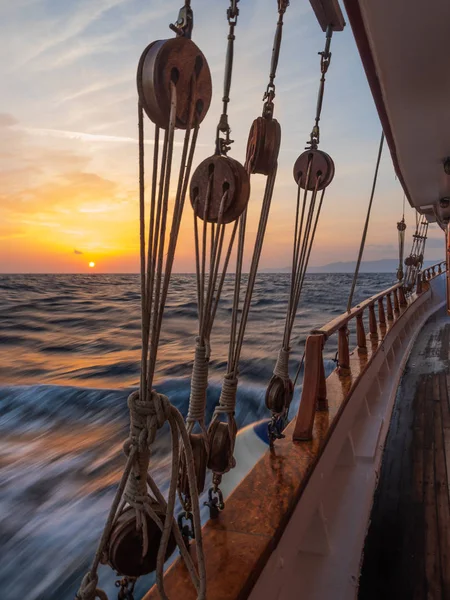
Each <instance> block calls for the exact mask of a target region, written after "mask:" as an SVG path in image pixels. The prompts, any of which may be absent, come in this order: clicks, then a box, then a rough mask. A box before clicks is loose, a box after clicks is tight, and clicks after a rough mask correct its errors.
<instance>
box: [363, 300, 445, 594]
mask: <svg viewBox="0 0 450 600" xmlns="http://www.w3.org/2000/svg"><path fill="white" fill-rule="evenodd" d="M449 336H450V324H449V317H447V315H446V312H445V311H443V310H441V311H439V312H438V313H436V315H434V316H433V317H431V318H430V319H429V321H428V322H427V323H426V325H425V327H424V328H423V330H422V332H421V333H420V335H419V337H418V339H417V341H416V343H415V345H414V348H413V351H412V353H411V356H410V358H409V361H408V363H407V366H406V370H405V374H404V376H403V378H402V382H401V385H400V387H399V391H398V394H397V398H396V401H395V406H394V411H393V414H392V420H391V424H390V429H389V433H388V437H387V439H386V445H385V450H384V455H383V462H382V467H381V472H380V479H379V483H378V487H377V491H376V494H375V498H374V505H373V508H372V514H371V522H370V526H369V531H368V535H367V538H366V542H365V547H364V555H363V559H362V560H363V562H362V572H361V578H360V587H359V596H358V597H359V600H381V599H383V600H390V599H391V598H392V599H394V598H395V600H409V599H411V600H422V599H427V600H438V599H439V600H441V599H442V600H450V503H449V476H448V472H449V469H450V405H449V391H448V390H449V385H450V375H449Z"/></svg>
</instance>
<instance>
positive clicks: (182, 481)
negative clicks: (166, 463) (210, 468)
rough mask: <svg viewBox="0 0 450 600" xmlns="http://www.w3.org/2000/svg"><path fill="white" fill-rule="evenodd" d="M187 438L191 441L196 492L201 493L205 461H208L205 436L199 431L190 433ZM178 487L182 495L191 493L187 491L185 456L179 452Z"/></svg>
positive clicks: (203, 487)
mask: <svg viewBox="0 0 450 600" xmlns="http://www.w3.org/2000/svg"><path fill="white" fill-rule="evenodd" d="M189 439H190V442H191V448H192V453H193V455H194V464H195V479H196V480H197V490H198V493H199V494H201V493H202V492H203V490H204V489H205V478H206V463H207V462H208V453H207V450H206V443H205V437H204V435H203V434H201V433H190V434H189ZM178 489H179V490H180V492H181V493H182V494H183V495H184V496H190V495H191V494H190V492H189V480H188V474H187V468H186V457H185V455H184V453H182V454H181V461H180V473H179V480H178Z"/></svg>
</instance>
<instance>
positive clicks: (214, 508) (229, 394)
mask: <svg viewBox="0 0 450 600" xmlns="http://www.w3.org/2000/svg"><path fill="white" fill-rule="evenodd" d="M288 6H289V2H288V1H287V0H278V1H277V7H278V21H277V25H276V31H275V39H274V46H273V51H272V60H271V66H270V75H269V84H268V86H267V89H266V91H265V94H264V97H263V103H264V104H263V110H262V116H261V117H258V118H256V119H255V120H254V121H253V124H252V126H251V129H250V133H249V138H248V143H247V156H246V164H245V172H246V173H248V175H247V176H248V177H249V176H250V175H251V174H253V173H260V174H263V175H266V176H267V179H266V186H265V190H264V195H263V199H262V205H261V212H260V217H259V222H258V229H257V234H256V240H255V246H254V249H253V253H252V258H251V263H250V270H249V274H248V280H247V286H246V289H245V293H244V299H243V302H242V305H241V302H240V300H241V288H242V285H243V284H242V268H243V255H244V246H245V234H246V223H247V210H246V209H244V210H243V212H242V214H241V216H240V219H239V233H238V243H237V256H236V275H235V287H234V296H233V309H232V315H231V331H230V340H229V347H228V362H227V372H226V374H225V376H224V379H223V382H222V390H221V394H220V398H219V403H218V405H217V406H216V408H215V410H214V414H213V418H212V420H211V423H210V425H209V428H208V439H209V457H208V468H210V469H211V470H212V472H213V481H212V483H213V485H212V487H211V488H210V490H209V496H208V502H207V505H208V506H209V508H210V516H211V517H212V518H215V517H217V516H218V514H219V511H220V510H223V508H224V502H223V495H222V492H221V490H220V487H219V486H220V483H221V481H222V476H223V475H224V474H225V473H227V472H228V471H229V470H230V469H232V468H233V467H234V465H235V459H234V456H233V455H234V445H235V440H236V434H237V425H236V421H235V416H234V415H235V408H236V395H237V387H238V377H239V359H240V354H241V350H242V345H243V341H244V335H245V329H246V325H247V320H248V314H249V310H250V304H251V300H252V294H253V289H254V286H255V280H256V274H257V271H258V265H259V259H260V256H261V251H262V247H263V242H264V237H265V232H266V226H267V221H268V218H269V210H270V205H271V201H272V195H273V190H274V185H275V178H276V172H277V165H278V153H279V149H280V142H281V128H280V125H279V123H278V121H277V120H276V119H274V118H273V113H274V98H275V84H274V80H275V77H276V71H277V66H278V60H279V54H280V48H281V41H282V28H283V17H284V14H285V12H286V9H287V7H288ZM239 315H240V319H239Z"/></svg>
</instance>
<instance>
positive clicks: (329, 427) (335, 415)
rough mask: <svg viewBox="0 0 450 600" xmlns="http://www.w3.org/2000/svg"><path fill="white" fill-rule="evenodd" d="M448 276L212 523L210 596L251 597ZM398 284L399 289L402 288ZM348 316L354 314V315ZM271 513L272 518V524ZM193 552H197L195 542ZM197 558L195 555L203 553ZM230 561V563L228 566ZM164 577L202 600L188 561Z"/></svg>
mask: <svg viewBox="0 0 450 600" xmlns="http://www.w3.org/2000/svg"><path fill="white" fill-rule="evenodd" d="M437 264H442V262H441V263H437ZM430 269H431V267H430ZM430 272H431V271H430ZM444 274H445V270H443V271H442V272H441V273H436V274H435V275H434V276H432V277H430V279H428V280H426V281H425V282H424V283H425V285H424V286H423V291H422V293H419V294H417V293H413V294H411V296H409V297H408V298H407V303H406V304H404V305H402V306H400V310H399V311H398V312H397V313H396V314H395V317H394V319H393V320H391V321H390V323H389V326H388V327H387V328H386V329H385V331H384V334H383V335H382V336H379V337H378V338H377V339H374V340H372V343H371V344H370V346H369V348H368V352H367V354H366V356H365V358H364V359H363V360H364V364H363V362H361V356H360V355H359V353H358V352H357V349H355V350H354V351H353V352H352V353H351V354H352V360H351V370H352V372H351V373H350V374H349V375H348V374H347V375H343V374H342V373H340V372H339V369H335V370H334V371H333V372H332V373H331V374H330V375H329V376H328V378H327V387H328V388H329V391H328V394H327V396H328V409H327V410H316V411H315V415H314V424H313V435H312V439H310V440H305V441H294V440H293V439H292V437H293V432H294V428H295V422H296V419H295V418H294V419H293V420H292V421H291V423H290V424H289V425H288V427H287V428H286V430H285V432H284V433H285V434H286V437H285V438H284V439H281V440H279V441H278V442H277V444H276V447H275V450H274V452H270V451H267V452H266V453H265V454H264V455H263V457H262V458H261V459H260V460H259V461H258V462H257V463H256V465H255V466H254V467H253V468H252V469H251V471H250V472H249V473H248V474H247V475H246V476H245V477H244V479H243V480H242V481H241V482H240V484H239V485H238V486H237V487H236V488H235V490H234V491H233V492H232V493H231V495H230V497H229V498H228V500H227V507H226V509H225V510H224V512H223V513H221V514H220V516H219V518H218V519H216V520H208V521H207V522H206V523H205V525H204V526H203V528H202V530H203V546H204V549H205V554H206V556H207V577H208V587H207V589H208V597H211V598H214V599H215V600H230V599H235V600H244V599H245V598H248V597H249V595H250V594H251V591H252V589H253V587H254V585H255V583H256V581H257V579H258V578H259V576H260V574H261V573H262V571H263V569H264V567H265V566H266V564H267V561H268V559H269V557H270V555H271V554H272V552H273V551H274V550H275V548H276V547H277V545H278V542H279V541H280V539H281V537H282V535H283V533H284V531H285V530H286V526H287V524H288V522H289V520H290V518H291V517H292V515H293V513H294V510H295V508H296V506H297V504H298V502H299V501H300V499H301V497H302V495H303V493H304V491H305V488H306V486H307V484H308V481H309V480H310V478H311V476H312V474H313V473H314V471H315V469H316V467H317V465H318V463H319V461H320V459H321V457H322V455H323V453H324V451H325V450H326V448H327V446H328V444H329V442H330V441H331V438H332V435H333V432H334V431H335V429H336V427H337V425H338V424H339V422H340V420H341V418H342V416H343V414H344V412H345V408H346V407H347V405H348V403H349V400H350V398H351V397H352V396H353V394H354V392H355V390H356V389H357V388H358V385H359V383H360V381H361V379H362V378H363V376H364V374H365V372H366V371H367V369H368V368H369V366H370V365H372V364H373V362H374V361H375V360H377V359H379V358H380V356H381V352H380V351H381V350H382V349H384V350H386V349H387V348H386V341H387V340H386V337H387V336H388V335H389V334H390V333H391V332H392V331H397V333H398V335H400V331H401V330H402V328H401V322H403V321H404V320H405V318H404V317H405V315H406V314H408V313H410V311H411V308H413V307H416V309H417V310H420V306H421V305H423V304H424V303H426V302H427V301H429V300H430V299H431V297H432V293H431V286H430V285H427V284H428V282H429V281H431V280H432V279H434V278H436V277H439V276H441V275H444ZM393 287H394V288H397V287H398V284H396V286H393ZM386 292H387V290H384V292H380V294H378V295H376V296H375V297H374V298H375V299H376V298H377V297H383V294H386ZM370 300H371V303H372V302H373V301H372V299H370ZM369 304H370V303H369ZM369 304H366V305H365V307H366V308H367V306H368V305H369ZM344 316H348V313H347V314H346V315H344ZM399 325H400V330H399V329H398V326H399ZM368 337H370V334H369V336H368ZM389 337H391V336H390V335H389ZM396 338H397V335H395V338H394V339H392V340H390V343H389V346H392V344H394V343H395V339H396ZM358 363H359V367H358ZM329 384H332V385H329ZM264 515H268V517H267V518H266V519H264ZM192 549H195V542H194V543H193V544H192ZM193 555H194V557H195V552H193ZM225 557H226V559H227V560H225V561H224V558H225ZM164 580H165V587H166V592H168V595H169V597H173V598H179V597H180V598H181V597H183V599H184V600H194V599H195V598H196V593H195V590H194V588H193V587H192V585H190V584H189V575H188V572H187V569H186V567H185V565H184V563H183V561H182V560H181V559H177V560H176V561H175V562H174V563H173V564H172V565H171V566H170V567H169V569H168V571H167V573H166V574H165V578H164ZM211 588H212V589H211ZM209 594H211V595H209ZM157 598H159V595H158V591H157V589H156V585H155V586H153V587H152V589H151V590H149V592H148V593H147V594H146V595H145V597H144V600H156V599H157Z"/></svg>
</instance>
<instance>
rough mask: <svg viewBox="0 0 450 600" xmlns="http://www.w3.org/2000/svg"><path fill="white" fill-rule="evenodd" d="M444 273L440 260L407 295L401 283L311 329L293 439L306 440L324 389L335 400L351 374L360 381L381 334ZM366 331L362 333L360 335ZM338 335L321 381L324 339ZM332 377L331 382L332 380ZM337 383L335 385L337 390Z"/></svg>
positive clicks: (323, 399) (342, 394) (325, 404)
mask: <svg viewBox="0 0 450 600" xmlns="http://www.w3.org/2000/svg"><path fill="white" fill-rule="evenodd" d="M445 271H446V263H445V261H441V262H438V263H436V264H434V265H432V266H430V267H427V268H426V269H423V270H422V271H421V272H419V273H418V276H417V283H416V286H415V290H413V293H410V294H409V295H407V294H406V290H405V288H404V287H403V284H402V282H399V283H397V284H395V285H393V286H391V287H390V288H388V289H386V290H383V291H382V292H379V293H378V294H375V295H374V296H371V297H370V298H367V299H366V300H364V301H363V302H361V303H360V304H358V305H357V306H355V307H354V308H352V309H351V310H350V311H348V312H345V313H343V314H342V315H340V316H338V317H336V318H334V319H333V320H332V321H330V322H329V323H327V324H326V325H324V326H322V327H320V328H316V329H313V330H312V331H311V334H310V335H309V336H308V338H307V340H306V346H305V365H306V366H307V368H305V377H304V381H303V391H302V401H301V403H300V407H299V411H298V414H297V420H296V425H295V429H294V436H293V437H294V439H295V440H310V439H312V432H313V424H314V416H315V412H316V410H327V409H328V396H329V394H328V389H327V388H328V387H330V386H331V387H334V388H340V389H339V390H338V391H339V396H340V397H341V401H343V400H345V397H346V396H347V395H348V393H349V392H350V389H351V388H352V385H353V383H354V379H355V375H356V376H360V375H361V374H362V373H363V371H364V370H365V368H366V366H367V365H368V364H369V360H370V358H371V357H372V356H373V355H374V354H375V352H376V351H377V349H378V347H379V346H380V345H381V343H382V341H383V339H384V337H385V335H386V333H387V332H388V331H389V330H390V329H391V328H392V327H393V325H394V324H395V323H396V322H397V321H398V319H399V318H400V317H401V316H402V314H403V313H404V312H405V311H406V310H407V309H408V307H409V305H411V304H412V303H413V302H415V300H416V299H417V298H418V296H420V295H421V294H422V293H423V292H424V291H426V289H428V282H429V281H430V280H431V279H433V278H434V277H437V276H439V275H440V274H441V273H443V272H445ZM353 325H354V326H355V331H354V332H353V333H355V334H356V349H355V350H354V351H353V352H350V344H349V338H350V327H352V326H353ZM366 328H367V329H368V333H367V332H366ZM335 333H337V334H338V351H337V360H336V362H337V368H336V370H335V376H334V377H333V378H330V377H329V378H328V379H326V378H325V368H324V349H325V345H326V342H327V340H328V339H329V338H330V337H331V336H332V335H333V334H335ZM336 377H337V379H336ZM339 383H340V385H339Z"/></svg>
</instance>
